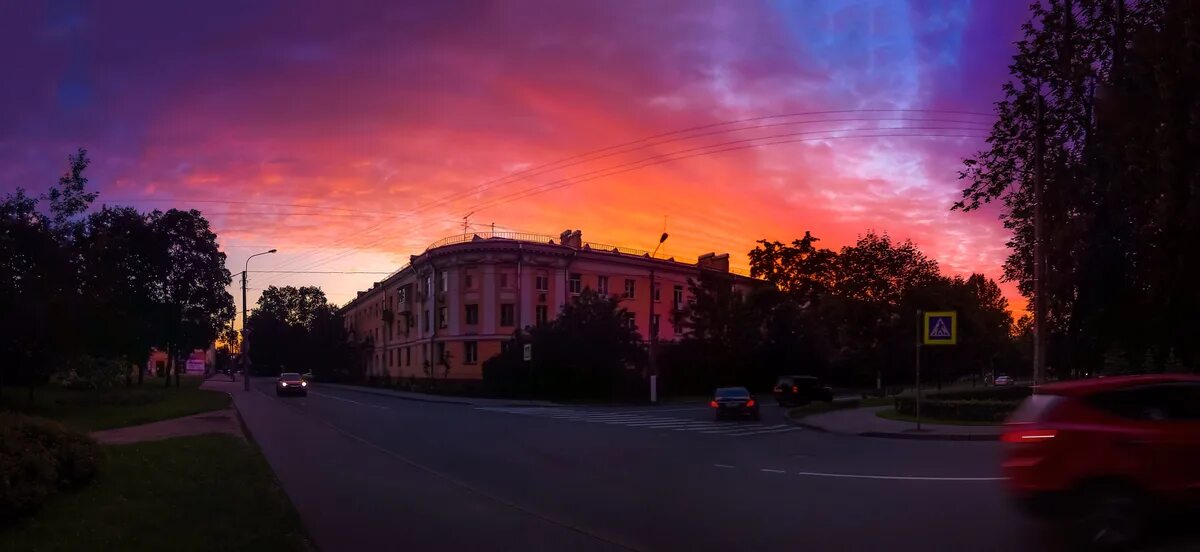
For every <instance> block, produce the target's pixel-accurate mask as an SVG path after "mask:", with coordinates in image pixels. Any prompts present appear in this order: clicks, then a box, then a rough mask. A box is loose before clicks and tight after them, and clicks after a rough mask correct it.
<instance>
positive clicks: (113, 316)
mask: <svg viewBox="0 0 1200 552" xmlns="http://www.w3.org/2000/svg"><path fill="white" fill-rule="evenodd" d="M74 243H75V247H76V251H77V256H76V259H77V260H78V271H77V274H78V278H79V290H80V299H81V300H80V302H79V303H78V305H77V311H79V312H81V313H82V314H83V316H82V318H83V319H84V320H86V321H87V322H88V325H89V326H90V329H89V331H81V332H78V333H77V334H76V337H77V339H78V340H79V341H80V342H81V343H82V344H83V346H84V348H85V349H86V350H87V351H88V353H89V354H90V355H93V356H99V357H106V358H113V359H120V362H121V363H122V364H123V365H124V367H125V374H126V383H127V384H131V383H132V381H131V380H130V377H129V376H130V372H129V367H130V365H136V366H139V367H140V366H144V365H145V364H146V361H147V359H148V357H149V353H150V349H151V347H153V346H154V345H156V343H155V340H154V328H155V325H156V324H157V323H159V320H157V319H156V314H157V312H158V304H157V300H158V298H157V297H156V296H155V290H156V288H157V287H158V285H159V278H160V275H159V272H158V267H159V266H161V264H162V258H163V256H164V254H165V251H163V250H161V249H159V248H156V247H155V245H156V244H157V243H158V240H157V236H156V235H155V233H154V228H152V227H151V225H150V223H149V221H148V220H147V217H146V216H145V215H144V214H142V213H140V212H138V211H137V210H135V209H132V208H129V207H117V208H108V207H105V208H103V209H101V210H100V211H98V212H95V213H92V214H91V215H89V216H88V217H87V219H86V220H85V221H84V224H82V225H80V226H79V227H78V228H77V235H76V237H75V238H74ZM137 372H138V383H139V384H140V383H141V382H142V372H143V371H142V370H141V369H138V370H137Z"/></svg>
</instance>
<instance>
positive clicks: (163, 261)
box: [149, 209, 236, 386]
mask: <svg viewBox="0 0 1200 552" xmlns="http://www.w3.org/2000/svg"><path fill="white" fill-rule="evenodd" d="M149 221H150V225H151V227H152V228H153V229H154V233H155V236H156V241H157V243H156V244H155V245H156V247H160V248H162V249H161V250H162V251H165V252H166V254H165V255H163V256H162V257H161V258H160V259H159V260H160V264H159V266H157V267H156V269H157V270H158V271H159V274H160V281H159V282H158V284H157V285H156V286H155V291H156V294H157V300H158V303H159V316H160V318H159V319H160V320H162V326H161V329H162V331H161V333H160V334H159V336H158V342H159V343H161V344H163V345H164V346H165V348H166V350H167V353H168V362H169V363H170V366H171V370H173V371H174V373H175V385H176V386H178V385H179V368H178V366H176V359H177V358H178V356H179V355H180V354H181V353H183V352H187V351H191V350H192V349H195V348H199V347H207V346H208V345H210V344H212V343H213V341H214V340H215V339H216V338H217V334H218V333H219V332H220V331H221V329H222V328H223V327H225V325H227V324H228V323H229V322H230V321H231V320H233V317H234V315H235V314H236V311H235V308H234V304H233V296H232V295H230V294H229V292H228V291H226V287H227V286H229V284H230V282H232V280H233V279H232V277H231V276H230V274H229V270H228V269H226V268H225V254H224V253H222V252H221V251H220V249H219V248H218V246H217V235H216V234H214V233H213V232H212V230H210V229H209V225H208V221H207V220H205V218H204V217H203V216H201V215H200V212H199V211H196V210H190V211H179V210H176V209H171V210H169V211H167V212H161V211H154V212H152V213H150V215H149ZM167 385H170V378H168V379H167Z"/></svg>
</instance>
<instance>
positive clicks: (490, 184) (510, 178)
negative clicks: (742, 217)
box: [279, 109, 994, 266]
mask: <svg viewBox="0 0 1200 552" xmlns="http://www.w3.org/2000/svg"><path fill="white" fill-rule="evenodd" d="M845 113H932V114H946V115H966V116H980V117H992V116H994V115H993V114H991V113H981V112H972V111H958V110H929V109H855V110H827V111H812V112H799V113H788V114H778V115H765V116H759V117H750V118H744V119H737V120H731V121H723V122H718V123H710V124H706V125H699V126H694V127H689V128H685V129H682V130H676V131H671V132H665V133H660V134H655V135H652V136H647V137H644V138H641V139H638V140H633V141H630V142H625V143H622V144H617V145H615V146H609V147H606V148H600V149H596V150H591V151H588V152H584V153H581V154H577V155H572V156H568V157H564V158H561V159H559V160H556V161H552V162H550V163H544V164H542V165H538V166H536V167H531V168H529V169H525V170H522V171H517V172H515V173H511V174H508V175H505V176H503V177H500V178H496V179H492V180H489V181H486V182H484V183H483V184H481V185H480V186H477V187H475V188H473V189H471V190H466V191H459V192H452V193H450V194H447V195H446V196H443V197H442V198H440V199H438V200H434V201H433V202H431V203H426V204H423V205H420V206H418V207H417V208H415V209H413V210H412V211H410V213H409V216H415V215H416V214H418V213H421V212H424V211H426V210H428V209H430V208H432V207H436V206H439V205H442V204H445V203H447V202H449V201H453V200H454V199H457V198H461V197H465V196H467V195H471V194H473V193H479V192H481V191H485V190H486V189H489V188H494V187H496V186H498V185H503V184H509V183H512V182H515V181H516V180H520V179H523V178H528V177H530V176H536V174H542V173H544V172H546V171H544V170H543V171H542V172H537V171H539V170H542V169H546V168H548V167H554V168H553V169H549V170H556V169H560V168H565V166H563V167H559V166H558V165H562V164H563V163H565V162H569V161H575V160H578V159H581V158H588V157H592V156H595V155H598V154H602V153H605V152H612V150H619V149H621V148H624V147H628V146H632V145H635V144H640V143H644V142H650V141H653V140H656V139H658V138H663V137H667V136H676V135H681V134H687V133H691V132H696V131H700V130H707V129H712V128H718V127H721V126H729V125H733V124H738V123H745V122H754V121H764V120H771V119H780V118H788V117H798V116H812V115H830V114H845ZM858 119H861V121H860V122H872V121H888V120H911V121H914V122H915V121H922V120H923V119H917V118H904V119H888V118H849V119H847V121H854V120H858ZM933 120H935V121H951V122H955V123H960V124H985V123H984V122H983V121H960V120H945V119H933ZM816 122H820V121H819V120H818V121H794V122H789V123H779V124H775V125H760V126H758V127H744V128H739V129H728V130H725V131H720V132H709V133H705V134H701V135H697V136H690V137H682V138H678V139H675V140H667V141H661V142H658V143H654V144H647V145H645V146H643V147H639V148H633V149H631V150H627V151H622V152H612V153H610V154H606V155H604V156H601V157H595V158H594V159H588V160H587V161H594V160H598V159H601V158H604V157H608V156H611V155H615V154H617V153H626V152H628V151H636V150H637V149H644V148H645V147H650V146H652V145H660V144H662V143H668V142H672V141H678V140H683V139H691V138H697V137H701V136H707V135H712V134H720V133H724V132H740V131H744V130H754V129H756V128H766V127H768V126H782V125H785V124H787V125H791V124H812V123H816ZM826 122H845V121H838V120H829V121H826ZM836 130H837V129H828V130H826V132H831V131H836ZM842 130H878V129H869V128H868V129H842ZM814 132H815V131H814ZM772 137H773V136H768V137H759V138H755V139H759V140H761V139H769V138H772ZM751 140H754V139H751ZM709 147H712V146H709ZM579 162H586V161H579ZM574 164H578V163H573V164H572V165H571V166H573V165H574ZM602 170H603V169H602ZM593 172H595V171H593ZM535 173H536V174H535ZM585 174H588V173H585ZM386 222H387V221H386V220H385V221H380V222H379V223H376V224H373V225H371V226H369V227H367V228H366V229H364V230H362V231H359V232H357V234H359V235H363V234H368V233H371V232H373V231H374V230H376V229H378V228H379V227H381V226H383V225H384V224H385V223H386ZM349 235H350V234H347V236H346V237H343V238H342V239H339V240H338V241H337V242H336V243H344V242H345V241H346V240H347V239H348V237H349ZM383 239H386V237H385V238H382V239H380V240H374V241H372V242H368V244H366V245H373V244H375V243H378V242H380V241H382V240H383ZM360 247H362V246H360ZM350 249H351V248H348V249H347V251H345V252H343V253H340V254H334V255H331V256H328V257H325V258H322V259H318V260H316V261H315V263H314V264H313V265H310V266H320V265H322V264H326V263H328V262H332V261H335V260H340V259H341V258H345V257H346V256H348V255H349V254H350V253H351V252H352V251H351V250H350ZM302 257H304V256H302ZM302 257H298V258H294V259H290V260H288V261H285V263H284V264H282V265H279V266H285V265H290V264H292V263H294V262H298V261H299V260H300V258H302Z"/></svg>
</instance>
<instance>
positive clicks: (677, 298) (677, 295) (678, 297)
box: [671, 286, 683, 310]
mask: <svg viewBox="0 0 1200 552" xmlns="http://www.w3.org/2000/svg"><path fill="white" fill-rule="evenodd" d="M671 303H672V304H674V305H675V310H683V286H675V289H674V295H672V297H671Z"/></svg>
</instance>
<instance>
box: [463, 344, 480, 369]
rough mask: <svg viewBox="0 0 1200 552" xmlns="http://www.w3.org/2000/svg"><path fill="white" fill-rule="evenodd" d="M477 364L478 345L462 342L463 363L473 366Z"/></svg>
mask: <svg viewBox="0 0 1200 552" xmlns="http://www.w3.org/2000/svg"><path fill="white" fill-rule="evenodd" d="M476 362H479V343H477V342H475V341H464V342H463V363H464V364H475V363H476Z"/></svg>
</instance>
